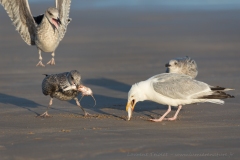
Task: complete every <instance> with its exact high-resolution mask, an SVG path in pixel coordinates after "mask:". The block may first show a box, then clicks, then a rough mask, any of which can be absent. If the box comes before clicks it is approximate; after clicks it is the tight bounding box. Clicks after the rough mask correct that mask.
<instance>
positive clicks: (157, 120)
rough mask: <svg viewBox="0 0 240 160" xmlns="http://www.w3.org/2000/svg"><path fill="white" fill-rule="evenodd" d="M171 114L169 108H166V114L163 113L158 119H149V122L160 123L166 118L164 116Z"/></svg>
mask: <svg viewBox="0 0 240 160" xmlns="http://www.w3.org/2000/svg"><path fill="white" fill-rule="evenodd" d="M169 112H171V106H168V110H167V112H165V113H164V115H162V117H160V118H159V119H150V121H153V122H161V121H162V120H163V119H164V117H166V115H167V114H168V113H169Z"/></svg>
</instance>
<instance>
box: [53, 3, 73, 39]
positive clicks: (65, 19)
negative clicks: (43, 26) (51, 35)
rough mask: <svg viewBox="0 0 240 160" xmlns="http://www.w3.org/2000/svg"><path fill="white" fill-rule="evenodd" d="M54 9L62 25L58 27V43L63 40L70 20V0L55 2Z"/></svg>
mask: <svg viewBox="0 0 240 160" xmlns="http://www.w3.org/2000/svg"><path fill="white" fill-rule="evenodd" d="M55 3H56V8H57V9H58V11H59V15H60V16H59V18H60V20H61V22H62V25H60V27H59V33H60V41H61V40H62V39H63V37H64V35H65V33H66V31H67V26H68V24H69V23H70V21H71V19H70V18H69V12H70V5H71V0H55Z"/></svg>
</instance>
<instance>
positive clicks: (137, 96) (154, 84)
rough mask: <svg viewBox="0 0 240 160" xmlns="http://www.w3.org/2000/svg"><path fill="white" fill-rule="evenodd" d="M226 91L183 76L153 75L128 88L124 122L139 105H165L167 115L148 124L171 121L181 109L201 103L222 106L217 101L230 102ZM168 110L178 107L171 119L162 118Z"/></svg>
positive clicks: (174, 74)
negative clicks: (142, 103)
mask: <svg viewBox="0 0 240 160" xmlns="http://www.w3.org/2000/svg"><path fill="white" fill-rule="evenodd" d="M228 90H232V89H229V88H223V87H219V86H216V87H212V86H209V85H208V84H206V83H204V82H200V81H197V80H194V79H192V78H191V77H190V76H187V75H183V74H177V73H162V74H159V75H155V76H153V77H151V78H149V79H147V80H145V81H141V82H139V83H135V84H133V85H132V87H131V89H130V91H129V92H128V102H127V106H126V111H127V112H128V120H130V119H131V117H132V112H133V110H134V107H135V105H136V103H137V102H139V101H145V100H150V101H154V102H157V103H159V104H163V105H168V110H167V112H166V113H164V114H163V115H162V116H161V117H160V118H159V119H150V120H151V121H153V122H161V121H162V120H169V121H173V120H176V119H177V115H178V113H179V111H180V110H181V108H182V105H185V104H192V103H204V102H210V103H216V104H224V101H223V100H221V99H225V98H234V96H232V95H229V94H226V93H225V91H228ZM171 106H178V110H177V111H176V113H175V115H174V116H173V117H172V118H165V116H166V115H167V114H168V113H169V112H170V111H171Z"/></svg>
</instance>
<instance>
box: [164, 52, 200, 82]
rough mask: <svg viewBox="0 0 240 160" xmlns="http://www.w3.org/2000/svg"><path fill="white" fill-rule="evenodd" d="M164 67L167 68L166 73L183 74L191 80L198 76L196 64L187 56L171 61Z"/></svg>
mask: <svg viewBox="0 0 240 160" xmlns="http://www.w3.org/2000/svg"><path fill="white" fill-rule="evenodd" d="M165 67H167V70H166V73H179V74H185V75H188V76H190V77H192V78H193V79H194V78H196V76H197V74H198V70H197V63H196V62H195V61H194V60H193V59H192V58H190V57H188V56H186V57H180V58H176V59H172V60H170V61H169V62H168V63H167V64H166V65H165Z"/></svg>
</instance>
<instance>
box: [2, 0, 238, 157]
mask: <svg viewBox="0 0 240 160" xmlns="http://www.w3.org/2000/svg"><path fill="white" fill-rule="evenodd" d="M72 5H74V2H73V4H72ZM48 6H49V5H48V4H46V5H34V4H31V8H32V11H33V12H34V13H35V14H39V13H41V11H44V10H45V9H46V8H47V7H48ZM239 15H240V11H239V10H213V11H211V10H198V11H194V10H192V11H157V10H137V9H136V10H131V8H130V9H129V8H128V9H127V8H112V9H111V8H100V9H99V8H96V9H81V10H76V9H74V8H73V9H72V10H71V17H72V18H73V21H72V22H71V24H70V25H69V27H68V32H67V34H66V35H65V38H64V39H63V41H62V42H61V43H60V45H59V47H58V49H57V51H56V58H55V60H56V66H46V67H45V68H40V67H35V65H36V64H37V62H38V54H37V49H36V47H29V46H27V45H26V44H25V43H24V42H23V41H22V39H21V37H20V36H19V34H18V33H17V32H16V31H15V28H14V26H13V25H11V22H10V19H9V18H8V16H7V14H6V12H5V11H4V9H3V8H2V7H0V19H1V24H0V52H1V53H0V54H1V58H0V67H1V70H0V157H1V158H0V159H1V160H9V159H14V160H15V159H16V160H33V159H34V160H45V159H57V160H62V159H66V160H70V159H73V160H78V159H138V160H139V159H187V158H188V159H218V160H219V159H220V160H221V159H239V158H240V143H239V142H240V137H239V133H240V116H239V113H240V100H239V96H240V94H239V91H240V87H239V81H240V63H239V62H240V61H239V60H240V53H239V51H240V30H239V29H240V19H239ZM42 55H43V62H44V63H46V62H47V61H48V60H50V58H51V55H50V54H49V53H43V54H42ZM185 55H188V56H190V57H192V58H194V59H195V60H196V62H197V64H198V67H199V75H198V77H197V79H198V80H201V81H204V82H206V83H208V84H211V85H219V86H224V87H230V88H235V89H236V90H235V91H231V92H230V93H231V94H233V95H235V97H236V98H235V99H227V100H226V103H225V104H224V105H222V106H221V105H215V104H209V103H206V104H199V105H186V106H183V110H182V111H181V112H180V114H179V118H178V119H177V121H175V122H161V123H151V122H149V121H147V120H148V119H149V118H151V117H156V118H157V117H159V116H160V115H161V114H163V113H164V112H165V111H166V109H167V107H166V106H163V105H159V104H156V103H153V102H142V103H138V104H137V105H136V107H135V112H134V114H133V119H132V120H131V121H129V122H128V121H125V118H126V116H127V112H126V111H125V105H126V101H127V92H128V90H129V89H130V86H131V85H132V84H133V83H134V82H138V81H141V80H145V79H147V78H149V77H150V76H153V75H155V74H158V73H162V72H164V71H165V67H164V64H165V63H166V62H167V61H168V60H169V59H172V58H176V57H179V56H185ZM72 69H77V70H78V71H79V72H80V73H81V74H82V80H83V83H84V85H86V86H88V87H90V88H91V89H92V90H93V92H94V95H95V98H96V100H97V105H96V107H94V108H93V107H92V106H93V105H94V101H93V100H92V99H91V97H84V99H83V100H82V102H81V104H82V106H83V107H84V108H85V109H86V110H87V111H88V112H89V113H91V114H92V115H93V116H92V117H87V118H86V117H83V113H82V111H81V109H80V108H78V107H77V106H76V105H75V102H74V101H70V102H63V101H59V100H56V99H54V101H53V106H52V108H51V109H50V110H49V114H50V115H52V116H53V117H52V118H46V119H42V118H36V115H39V114H41V113H43V112H44V111H45V110H46V107H47V104H48V102H49V97H46V96H44V95H43V94H42V92H41V82H42V80H43V78H44V76H43V75H42V74H46V73H47V74H51V73H60V72H64V71H70V70H72ZM174 112H175V111H172V113H171V114H170V115H173V114H174Z"/></svg>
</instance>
